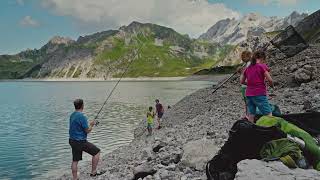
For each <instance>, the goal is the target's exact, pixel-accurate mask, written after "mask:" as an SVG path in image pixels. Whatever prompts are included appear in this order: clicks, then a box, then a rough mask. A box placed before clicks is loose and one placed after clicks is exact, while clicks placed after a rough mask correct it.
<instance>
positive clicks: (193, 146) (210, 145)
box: [181, 139, 218, 170]
mask: <svg viewBox="0 0 320 180" xmlns="http://www.w3.org/2000/svg"><path fill="white" fill-rule="evenodd" d="M217 151H218V147H217V145H215V143H214V141H213V140H208V139H200V140H196V141H190V142H188V143H187V144H185V145H184V146H183V156H182V159H181V162H182V164H183V165H185V166H188V167H191V168H195V169H196V170H203V169H204V167H205V164H206V163H207V162H208V161H209V160H210V159H211V158H212V157H213V156H214V155H215V154H216V153H217Z"/></svg>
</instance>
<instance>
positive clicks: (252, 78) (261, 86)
mask: <svg viewBox="0 0 320 180" xmlns="http://www.w3.org/2000/svg"><path fill="white" fill-rule="evenodd" d="M265 59H266V54H265V52H263V51H257V52H255V53H254V54H253V57H252V58H251V64H250V66H249V67H248V68H246V69H245V71H244V73H243V76H241V80H240V83H241V84H245V82H246V81H247V89H246V97H247V99H248V111H249V121H251V122H254V117H255V115H256V109H257V108H258V109H259V110H260V112H261V113H262V115H269V116H272V109H271V107H270V104H269V102H268V98H267V87H266V84H265V79H267V81H268V82H269V85H270V87H272V88H273V80H272V78H271V75H270V73H269V68H268V66H267V65H266V64H263V62H265Z"/></svg>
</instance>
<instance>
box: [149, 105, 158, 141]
mask: <svg viewBox="0 0 320 180" xmlns="http://www.w3.org/2000/svg"><path fill="white" fill-rule="evenodd" d="M155 115H156V114H155V113H154V111H153V108H152V107H151V106H150V107H149V111H148V112H147V129H148V133H149V134H148V135H149V136H151V135H152V126H153V119H154V116H155Z"/></svg>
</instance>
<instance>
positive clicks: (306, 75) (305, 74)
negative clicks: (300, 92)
mask: <svg viewBox="0 0 320 180" xmlns="http://www.w3.org/2000/svg"><path fill="white" fill-rule="evenodd" d="M316 72H317V68H316V67H313V66H311V65H308V64H306V65H304V66H303V67H302V68H299V69H298V70H296V71H295V73H294V79H295V80H296V82H297V83H299V84H301V83H308V82H310V81H312V80H313V78H314V75H315V74H316Z"/></svg>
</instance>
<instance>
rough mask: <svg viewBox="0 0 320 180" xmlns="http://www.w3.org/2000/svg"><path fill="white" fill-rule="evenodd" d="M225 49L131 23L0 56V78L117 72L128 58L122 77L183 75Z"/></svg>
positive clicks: (208, 62) (204, 65)
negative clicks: (36, 48) (12, 54)
mask: <svg viewBox="0 0 320 180" xmlns="http://www.w3.org/2000/svg"><path fill="white" fill-rule="evenodd" d="M229 51H230V48H228V47H227V46H220V45H218V44H214V43H209V42H204V41H198V40H194V39H191V38H189V37H188V36H187V35H181V34H179V33H177V32H176V31H174V30H173V29H171V28H167V27H163V26H159V25H155V24H142V23H138V22H133V23H131V24H130V25H128V26H123V27H121V28H120V29H119V30H110V31H104V32H99V33H95V34H92V35H89V36H85V37H79V38H78V40H77V41H73V40H71V39H66V38H61V37H55V38H53V39H52V40H50V41H49V42H48V43H47V44H46V45H45V46H43V47H42V48H41V49H39V50H29V51H25V52H22V53H19V54H18V55H14V56H9V55H4V56H0V78H2V79H10V78H110V77H119V76H120V75H121V74H122V73H123V72H124V71H125V69H126V67H127V66H128V63H130V62H131V61H132V64H131V66H130V68H129V70H128V72H127V73H126V77H140V76H144V77H170V76H186V75H190V74H193V73H194V72H197V71H198V70H200V69H203V68H208V67H211V66H213V65H214V64H215V63H216V62H218V61H219V60H221V59H222V58H223V57H224V56H225V55H226V54H227V53H228V52H229ZM27 52H28V53H29V54H28V53H27ZM23 54H24V55H23ZM26 54H28V55H26ZM135 55H136V56H135Z"/></svg>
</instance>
